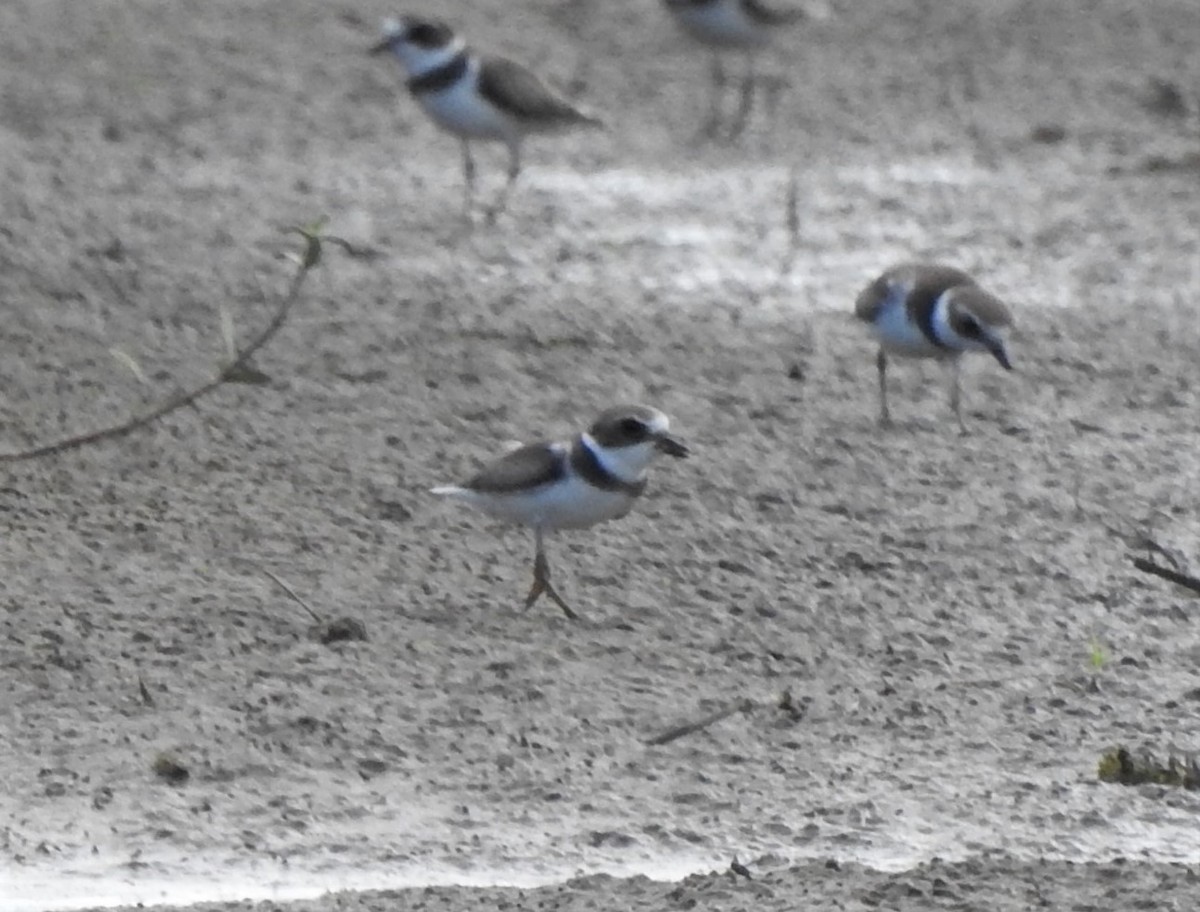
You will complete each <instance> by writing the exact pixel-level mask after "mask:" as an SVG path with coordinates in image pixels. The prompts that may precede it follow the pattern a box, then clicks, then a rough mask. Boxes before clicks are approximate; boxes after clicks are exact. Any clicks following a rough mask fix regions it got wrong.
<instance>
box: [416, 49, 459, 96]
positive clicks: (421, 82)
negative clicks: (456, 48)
mask: <svg viewBox="0 0 1200 912" xmlns="http://www.w3.org/2000/svg"><path fill="white" fill-rule="evenodd" d="M468 62H469V61H468V55H467V52H466V51H461V52H460V53H458V54H455V55H454V57H452V58H451V59H450V60H447V61H446V62H445V63H444V64H442V65H441V66H440V67H435V68H434V69H432V70H430V71H429V72H428V73H422V74H421V75H420V76H413V77H412V78H411V79H409V80H408V90H409V91H410V92H412V93H413V94H414V95H420V94H421V93H422V92H437V91H439V90H440V89H446V88H449V87H450V86H452V85H454V83H456V82H458V81H459V80H460V79H462V77H463V74H464V73H466V72H467V64H468Z"/></svg>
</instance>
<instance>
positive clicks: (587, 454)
mask: <svg viewBox="0 0 1200 912" xmlns="http://www.w3.org/2000/svg"><path fill="white" fill-rule="evenodd" d="M669 427H670V422H669V420H668V419H667V416H666V415H664V414H663V413H662V412H660V411H659V410H658V409H654V408H649V407H647V406H642V405H628V406H618V407H616V408H611V409H608V410H607V411H605V412H603V413H602V414H601V415H600V416H599V417H598V418H597V419H596V420H595V422H594V423H593V424H592V426H591V427H590V428H588V430H587V431H585V432H583V433H581V434H579V435H577V436H576V437H575V438H574V439H573V440H571V441H569V442H560V441H547V442H541V443H529V444H525V445H524V446H521V447H519V448H517V449H515V450H512V451H511V452H509V453H506V454H505V455H503V456H501V457H500V458H498V459H496V460H495V461H494V462H492V463H490V464H489V465H487V466H485V467H484V469H483V470H482V471H481V472H480V473H479V474H478V475H476V476H475V477H474V478H472V479H471V480H470V481H468V482H466V483H464V484H461V485H446V486H443V487H437V488H434V489H433V493H434V494H440V495H443V496H446V497H452V498H454V499H456V500H461V501H463V502H464V503H467V504H470V505H471V506H472V507H475V508H476V509H479V510H481V511H483V512H484V513H487V514H488V515H490V516H494V517H496V518H497V519H501V520H504V521H505V522H510V523H515V524H517V525H521V526H529V527H531V528H532V529H533V533H534V539H535V545H536V547H535V551H534V560H533V586H532V587H531V588H530V590H529V595H528V596H527V597H526V599H525V607H526V608H528V607H529V606H531V605H532V604H533V603H534V602H536V601H537V600H538V598H539V597H541V595H542V594H543V593H544V594H546V595H548V596H550V598H551V599H553V600H554V602H555V604H557V605H558V607H559V608H561V609H562V610H563V612H564V613H565V614H566V615H567V617H569V618H575V617H577V615H576V614H575V612H573V611H572V610H571V608H570V607H569V606H568V605H567V603H566V602H565V601H564V600H563V598H562V597H561V596H560V595H559V594H558V592H557V591H555V589H554V587H553V586H552V585H551V584H550V565H549V562H548V561H547V559H546V551H545V543H544V540H543V539H544V536H545V533H547V532H552V531H554V530H556V529H583V528H586V527H588V526H594V525H595V524H596V523H600V522H604V521H605V520H609V519H618V518H620V517H622V516H624V515H625V514H626V513H628V512H629V511H630V509H631V508H632V507H633V504H634V501H636V500H637V498H638V497H639V496H640V495H641V493H642V491H643V490H645V487H646V469H647V468H648V467H649V465H650V463H651V462H652V461H653V460H654V458H655V457H656V456H658V455H659V454H660V453H666V454H667V455H668V456H674V457H677V458H681V457H684V456H687V454H688V450H687V447H686V446H684V445H683V444H682V443H681V442H680V441H679V440H677V439H676V438H675V437H672V436H671V434H670V433H669Z"/></svg>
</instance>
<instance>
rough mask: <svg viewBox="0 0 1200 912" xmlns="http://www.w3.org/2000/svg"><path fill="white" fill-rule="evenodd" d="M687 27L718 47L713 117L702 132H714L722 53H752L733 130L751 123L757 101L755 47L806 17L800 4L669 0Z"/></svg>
mask: <svg viewBox="0 0 1200 912" xmlns="http://www.w3.org/2000/svg"><path fill="white" fill-rule="evenodd" d="M663 2H664V3H665V4H666V7H667V9H668V10H669V11H670V12H671V14H672V15H673V16H674V17H675V20H676V21H677V22H678V23H679V24H680V26H682V27H683V30H684V31H685V32H687V33H688V35H690V36H691V37H692V38H694V39H696V40H697V41H699V42H700V43H701V44H704V45H706V46H707V47H708V48H710V49H711V50H712V86H711V88H710V90H709V106H708V120H707V121H705V123H704V126H703V128H702V130H701V132H702V133H703V134H704V135H708V136H713V135H715V134H716V133H717V131H718V129H720V126H721V96H722V95H723V94H724V88H725V68H724V66H723V64H722V62H721V54H722V53H723V52H725V51H731V50H735V51H736V50H740V51H743V52H745V55H746V75H745V78H744V79H743V81H742V91H741V101H740V102H739V104H738V109H737V113H736V114H735V116H734V119H733V123H732V125H731V126H730V136H731V137H736V136H737V135H738V134H740V133H741V132H742V130H743V129H745V126H746V120H747V118H748V117H749V115H750V107H751V105H752V104H753V97H754V84H755V81H756V80H755V71H754V57H755V53H756V52H757V51H759V50H761V49H762V48H763V47H765V46H766V45H767V44H768V43H769V42H770V40H771V38H772V36H773V35H774V34H776V33H777V32H779V31H780V30H781V29H782V28H783V27H785V26H787V25H790V24H791V23H794V22H797V21H799V20H800V19H803V18H805V16H806V15H807V14H806V13H805V12H804V11H803V10H799V9H775V8H772V7H769V6H767V5H766V4H764V3H763V2H762V0H663Z"/></svg>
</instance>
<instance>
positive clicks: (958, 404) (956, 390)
mask: <svg viewBox="0 0 1200 912" xmlns="http://www.w3.org/2000/svg"><path fill="white" fill-rule="evenodd" d="M961 363H962V359H961V358H951V359H950V408H951V409H952V410H953V411H954V417H955V419H956V420H957V421H958V429H959V431H961V432H962V433H964V434H965V433H967V426H966V424H964V423H963V417H962V384H961V382H960V376H959V374H960V371H961V366H960V365H961Z"/></svg>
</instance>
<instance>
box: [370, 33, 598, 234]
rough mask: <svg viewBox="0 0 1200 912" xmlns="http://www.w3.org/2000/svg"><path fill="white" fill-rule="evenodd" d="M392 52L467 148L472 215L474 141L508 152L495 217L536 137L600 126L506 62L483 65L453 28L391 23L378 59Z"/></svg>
mask: <svg viewBox="0 0 1200 912" xmlns="http://www.w3.org/2000/svg"><path fill="white" fill-rule="evenodd" d="M385 51H391V52H392V53H393V54H394V55H395V56H396V57H397V58H398V59H399V61H400V62H401V63H402V64H403V65H404V69H405V70H406V71H407V73H408V89H409V91H410V92H411V93H412V95H413V97H414V98H416V100H417V101H418V103H420V105H421V107H422V108H424V109H425V113H426V114H428V115H429V116H430V117H431V118H432V119H433V121H434V122H435V123H436V124H437V125H438V126H439V127H441V128H442V129H443V130H446V131H447V132H449V133H453V134H454V135H455V136H457V137H458V138H459V142H460V143H461V145H462V163H463V164H462V166H463V179H464V181H465V183H466V191H465V193H466V196H465V211H466V212H467V213H470V211H471V205H472V201H473V199H474V194H475V160H474V159H473V158H472V156H471V141H472V140H475V139H484V140H496V141H500V142H503V143H504V144H505V145H506V146H507V147H508V179H507V181H506V182H505V184H504V189H503V190H502V191H501V192H500V195H499V197H498V198H497V200H496V202H495V204H494V205H493V206H492V208H491V210H490V211H489V215H490V216H494V215H495V214H497V213H499V212H500V211H501V210H503V208H504V206H505V205H506V203H507V202H508V195H509V193H510V192H511V190H512V186H513V184H514V183H515V182H516V180H517V176H518V175H519V174H520V173H521V142H522V140H523V139H524V138H525V137H526V136H527V135H528V134H530V133H541V132H547V131H551V130H556V129H560V128H564V127H571V126H578V125H592V126H599V125H600V121H599V120H598V119H596V118H595V117H592V116H591V115H589V114H585V113H584V112H582V111H580V110H579V109H577V108H575V107H573V106H572V105H571V104H570V103H569V102H567V101H565V100H564V99H562V98H559V97H558V96H557V95H555V94H554V93H553V92H551V91H550V89H549V88H547V87H546V85H545V84H544V83H543V82H542V81H541V79H539V78H538V77H537V76H536V75H535V74H534V73H532V72H531V71H530V70H528V69H526V68H525V67H523V66H521V65H520V64H518V63H515V62H513V61H511V60H506V59H504V58H502V57H481V56H480V55H478V54H475V53H473V52H472V51H471V50H470V49H469V48H468V47H467V45H466V42H464V41H463V39H462V38H461V37H459V36H458V35H456V34H455V33H454V31H453V30H452V29H451V28H450V27H449V26H448V25H446V24H445V23H443V22H440V21H437V20H434V19H419V18H416V17H414V16H403V17H401V18H399V19H389V20H387V21H385V22H384V26H383V40H382V41H380V42H379V43H378V44H376V45H375V46H374V47H373V48H372V49H371V53H373V54H380V53H383V52H385Z"/></svg>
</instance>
